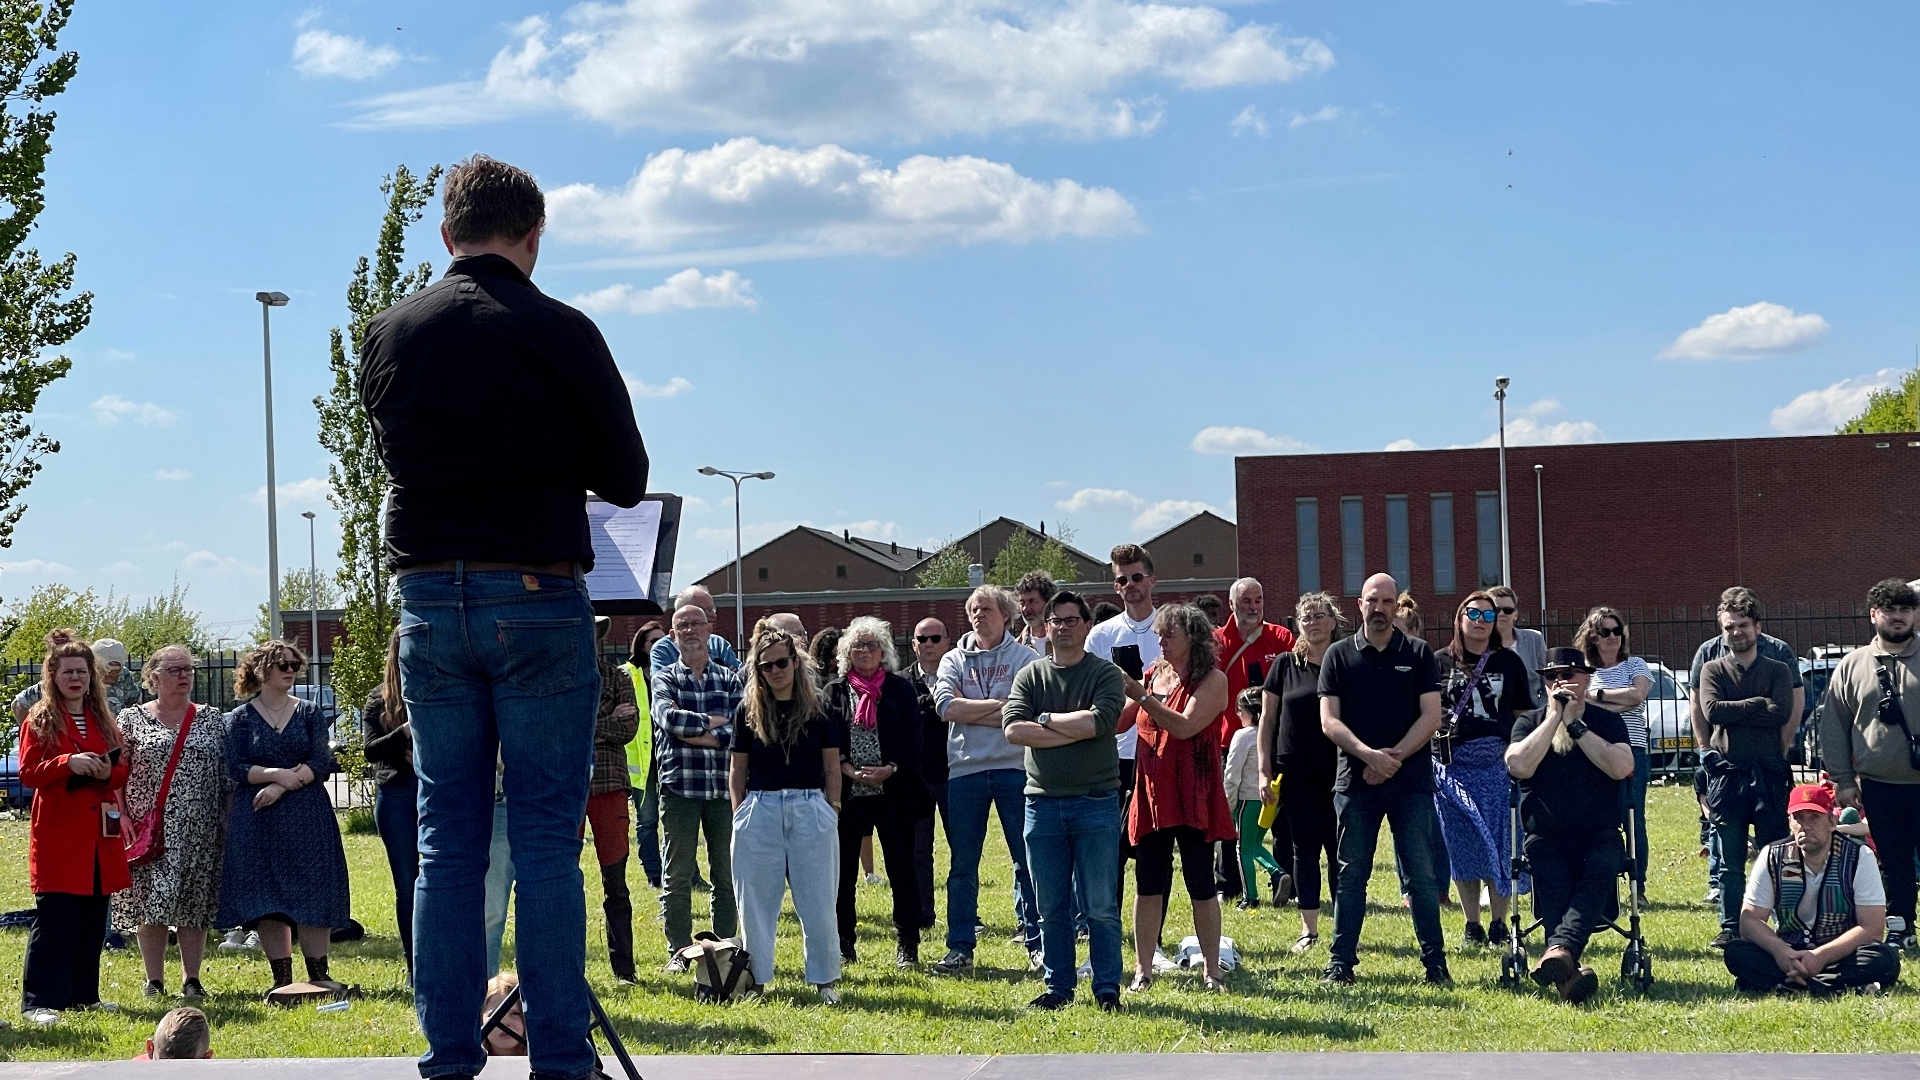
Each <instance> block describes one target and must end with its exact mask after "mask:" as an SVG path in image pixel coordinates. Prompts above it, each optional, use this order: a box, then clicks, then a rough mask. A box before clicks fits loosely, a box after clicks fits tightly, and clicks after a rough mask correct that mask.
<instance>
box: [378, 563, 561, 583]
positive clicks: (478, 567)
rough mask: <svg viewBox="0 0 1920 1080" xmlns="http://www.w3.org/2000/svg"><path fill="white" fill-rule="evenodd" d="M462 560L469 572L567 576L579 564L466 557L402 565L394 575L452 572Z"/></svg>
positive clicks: (399, 576) (401, 576)
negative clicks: (486, 559) (492, 560)
mask: <svg viewBox="0 0 1920 1080" xmlns="http://www.w3.org/2000/svg"><path fill="white" fill-rule="evenodd" d="M462 562H464V563H465V566H464V569H465V571H466V572H467V573H469V574H485V573H489V572H494V573H498V572H500V571H506V572H509V573H514V574H549V575H551V576H553V577H565V578H570V577H573V576H574V571H575V569H576V568H577V567H578V566H579V564H578V563H575V562H571V561H568V562H554V563H519V562H483V561H481V560H479V559H465V560H461V559H440V560H438V561H435V562H427V563H416V564H414V565H413V566H404V567H401V568H400V569H399V570H398V571H396V572H395V573H394V575H393V576H394V577H396V578H403V577H406V576H407V575H408V574H435V573H438V574H451V573H453V571H454V570H455V569H456V566H455V564H457V563H462Z"/></svg>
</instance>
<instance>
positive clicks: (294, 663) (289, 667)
mask: <svg viewBox="0 0 1920 1080" xmlns="http://www.w3.org/2000/svg"><path fill="white" fill-rule="evenodd" d="M273 670H275V671H299V670H300V662H299V661H298V660H282V661H280V662H278V663H276V664H274V665H273Z"/></svg>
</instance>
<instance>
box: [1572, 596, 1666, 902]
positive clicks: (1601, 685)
mask: <svg viewBox="0 0 1920 1080" xmlns="http://www.w3.org/2000/svg"><path fill="white" fill-rule="evenodd" d="M1573 647H1574V648H1576V649H1579V650H1580V651H1581V652H1582V653H1585V654H1586V657H1587V663H1589V664H1592V665H1593V679H1592V680H1591V682H1590V683H1589V684H1588V687H1587V700H1588V701H1591V702H1593V703H1594V704H1595V705H1598V706H1600V707H1601V708H1603V709H1605V710H1607V711H1608V712H1613V713H1619V714H1620V719H1621V720H1623V721H1625V722H1626V725H1627V742H1628V744H1629V745H1631V746H1632V747H1633V776H1632V777H1631V778H1630V779H1629V780H1628V782H1627V783H1626V785H1625V786H1624V790H1625V792H1626V798H1627V805H1629V806H1631V807H1633V812H1634V819H1633V844H1634V848H1633V850H1634V852H1635V858H1634V862H1635V863H1636V864H1637V865H1636V867H1635V869H1636V870H1637V871H1638V873H1637V874H1636V878H1637V880H1639V881H1641V882H1645V881H1646V880H1647V781H1648V779H1649V778H1650V777H1651V776H1652V775H1653V758H1652V757H1651V756H1650V754H1649V751H1648V747H1647V695H1648V694H1649V693H1651V692H1652V691H1653V672H1652V670H1650V669H1649V668H1648V667H1647V662H1646V661H1645V660H1642V659H1640V658H1639V657H1637V656H1635V655H1633V649H1632V648H1631V647H1629V646H1628V644H1627V618H1626V616H1624V615H1622V614H1620V613H1619V612H1618V611H1615V610H1614V609H1613V608H1610V607H1605V606H1602V607H1597V608H1594V609H1593V610H1592V611H1589V612H1587V617H1586V619H1585V620H1583V621H1582V622H1581V623H1580V629H1579V630H1577V631H1575V632H1574V635H1573ZM1645 888H1646V886H1645V885H1644V884H1643V885H1641V889H1642V890H1643V895H1642V896H1641V898H1640V902H1641V903H1643V904H1644V903H1645V902H1646V897H1645V895H1644V889H1645Z"/></svg>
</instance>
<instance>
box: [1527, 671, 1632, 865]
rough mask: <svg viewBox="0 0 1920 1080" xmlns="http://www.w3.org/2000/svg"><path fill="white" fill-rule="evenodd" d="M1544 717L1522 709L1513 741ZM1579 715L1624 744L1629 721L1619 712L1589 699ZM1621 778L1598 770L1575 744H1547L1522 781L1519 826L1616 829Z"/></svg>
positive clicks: (1548, 832)
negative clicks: (1565, 747)
mask: <svg viewBox="0 0 1920 1080" xmlns="http://www.w3.org/2000/svg"><path fill="white" fill-rule="evenodd" d="M1545 718H1546V710H1544V709H1543V710H1541V711H1540V712H1537V713H1523V714H1521V716H1520V717H1519V719H1517V720H1515V721H1514V724H1513V741H1514V742H1519V741H1521V740H1522V739H1525V738H1526V737H1527V736H1528V735H1529V734H1531V733H1532V732H1533V731H1534V729H1535V728H1538V727H1539V726H1540V724H1541V723H1542V722H1543V721H1544V720H1545ZM1580 718H1581V719H1582V720H1585V721H1586V722H1587V729H1588V730H1589V731H1591V732H1593V733H1594V734H1595V735H1598V736H1600V737H1601V738H1603V739H1605V740H1607V741H1608V742H1613V743H1619V744H1621V745H1622V746H1625V745H1628V744H1627V722H1626V721H1625V720H1622V719H1621V718H1620V714H1619V713H1615V712H1608V711H1607V710H1606V709H1603V708H1601V707H1600V706H1598V705H1594V704H1592V703H1589V704H1588V705H1587V707H1586V711H1585V712H1584V713H1583V714H1582V715H1581V717H1580ZM1624 783H1626V781H1625V780H1615V779H1613V778H1612V777H1610V776H1608V775H1607V774H1606V773H1603V772H1601V771H1600V767H1599V766H1598V765H1595V764H1594V763H1593V762H1592V761H1590V760H1588V758H1587V752H1586V751H1585V750H1582V749H1580V748H1579V747H1578V746H1576V747H1574V748H1573V749H1572V750H1570V751H1568V752H1567V753H1565V754H1556V753H1554V752H1553V751H1552V750H1551V749H1549V750H1548V751H1547V756H1546V757H1543V758H1541V759H1540V766H1539V768H1537V769H1535V770H1534V771H1533V775H1532V776H1530V777H1528V778H1527V779H1525V780H1522V781H1520V825H1521V827H1522V828H1523V829H1525V830H1526V831H1527V833H1528V835H1532V836H1587V835H1590V834H1592V833H1596V832H1605V831H1607V830H1609V829H1617V828H1619V827H1620V823H1621V816H1620V814H1621V811H1620V785H1621V784H1624Z"/></svg>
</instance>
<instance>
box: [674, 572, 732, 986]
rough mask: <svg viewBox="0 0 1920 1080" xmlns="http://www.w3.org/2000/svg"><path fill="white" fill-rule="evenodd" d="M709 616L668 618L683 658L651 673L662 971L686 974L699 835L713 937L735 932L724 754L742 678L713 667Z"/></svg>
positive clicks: (684, 611)
mask: <svg viewBox="0 0 1920 1080" xmlns="http://www.w3.org/2000/svg"><path fill="white" fill-rule="evenodd" d="M710 628H711V624H710V623H709V622H708V619H707V613H706V612H705V611H703V610H701V609H700V608H698V607H696V606H694V605H692V604H686V605H683V606H681V607H680V608H678V609H677V610H675V611H674V613H673V642H674V644H675V645H677V646H679V649H680V659H679V660H678V661H676V662H674V663H672V664H669V665H667V666H666V667H664V668H661V669H660V670H657V671H655V672H654V673H653V682H652V689H653V694H652V697H653V735H654V752H655V754H656V755H657V757H658V759H659V762H660V774H659V784H660V836H661V839H662V841H663V847H664V849H665V850H664V853H663V854H664V856H665V858H664V860H663V861H664V862H665V863H666V866H665V875H664V876H665V878H666V886H667V887H666V892H665V893H664V895H663V896H662V897H661V907H662V909H663V910H664V913H665V916H666V929H667V951H668V959H667V970H668V971H669V972H683V971H685V970H687V962H686V961H685V960H682V959H681V958H680V956H679V952H680V950H681V949H683V948H685V947H687V946H688V945H691V944H692V943H693V878H694V873H695V871H696V869H697V866H698V860H699V844H700V835H701V834H702V833H703V832H704V833H705V834H706V838H707V880H708V881H710V882H712V884H713V932H714V933H716V934H718V935H720V936H721V937H723V938H724V937H732V936H733V935H734V934H736V933H738V932H739V928H740V927H739V917H738V914H737V912H736V909H735V907H734V902H733V806H732V802H731V800H730V798H729V796H728V792H727V751H726V750H725V749H724V747H725V746H726V745H727V740H728V739H729V738H731V737H732V735H733V718H734V713H735V711H736V710H738V709H739V707H740V698H741V692H742V688H741V683H740V676H739V675H737V674H735V673H734V672H733V671H731V670H729V669H727V668H724V667H721V666H720V665H719V664H716V663H713V662H712V660H711V658H710V657H709V655H708V651H707V634H708V632H709V630H710Z"/></svg>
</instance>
